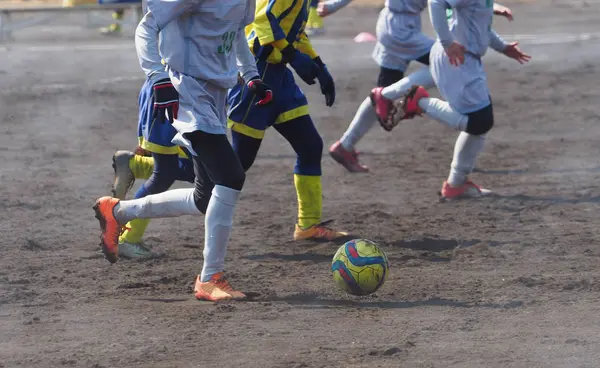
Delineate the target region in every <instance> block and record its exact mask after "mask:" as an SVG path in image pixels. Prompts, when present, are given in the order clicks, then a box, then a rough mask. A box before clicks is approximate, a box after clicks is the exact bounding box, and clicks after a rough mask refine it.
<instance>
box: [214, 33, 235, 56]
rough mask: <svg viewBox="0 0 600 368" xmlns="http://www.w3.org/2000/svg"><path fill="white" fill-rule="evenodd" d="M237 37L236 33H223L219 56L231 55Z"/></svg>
mask: <svg viewBox="0 0 600 368" xmlns="http://www.w3.org/2000/svg"><path fill="white" fill-rule="evenodd" d="M235 35H236V32H225V33H223V35H222V36H221V39H222V40H223V43H222V44H221V46H219V48H218V49H217V51H218V52H219V54H229V52H231V49H232V48H233V41H234V40H235Z"/></svg>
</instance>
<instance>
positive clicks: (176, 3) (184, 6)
mask: <svg viewBox="0 0 600 368" xmlns="http://www.w3.org/2000/svg"><path fill="white" fill-rule="evenodd" d="M200 2H202V0H147V4H148V11H150V12H152V14H153V15H154V19H155V20H156V24H157V25H158V29H163V28H165V26H166V25H167V24H169V23H170V22H171V21H172V20H174V19H177V18H179V17H180V16H181V15H182V14H183V13H184V12H185V11H186V10H188V9H189V8H190V7H191V6H192V5H194V4H197V3H200Z"/></svg>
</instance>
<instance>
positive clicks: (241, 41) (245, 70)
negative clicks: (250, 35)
mask: <svg viewBox="0 0 600 368" xmlns="http://www.w3.org/2000/svg"><path fill="white" fill-rule="evenodd" d="M235 46H236V47H235V57H236V61H237V69H238V72H239V73H240V75H241V76H242V78H243V79H244V82H246V83H248V82H249V81H250V80H251V79H252V78H256V77H258V70H257V69H256V61H255V60H254V55H252V52H250V48H248V41H247V40H246V34H245V33H244V29H240V30H239V31H238V34H237V40H236V45H235Z"/></svg>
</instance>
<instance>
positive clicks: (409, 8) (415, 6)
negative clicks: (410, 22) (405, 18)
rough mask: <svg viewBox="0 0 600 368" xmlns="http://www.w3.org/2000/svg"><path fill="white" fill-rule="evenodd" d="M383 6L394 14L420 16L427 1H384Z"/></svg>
mask: <svg viewBox="0 0 600 368" xmlns="http://www.w3.org/2000/svg"><path fill="white" fill-rule="evenodd" d="M385 6H386V7H387V8H388V9H390V10H391V11H393V12H396V13H406V14H419V15H420V14H421V12H422V11H423V10H425V8H427V0H385Z"/></svg>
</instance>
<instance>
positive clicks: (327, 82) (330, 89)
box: [313, 56, 335, 107]
mask: <svg viewBox="0 0 600 368" xmlns="http://www.w3.org/2000/svg"><path fill="white" fill-rule="evenodd" d="M313 60H314V62H315V64H316V65H317V66H318V67H319V73H318V74H317V79H318V80H319V85H321V93H322V94H323V96H325V105H327V106H329V107H331V106H333V103H334V102H335V83H333V77H332V76H331V74H329V70H327V66H326V65H325V64H323V61H322V60H321V58H320V57H318V56H317V57H316V58H314V59H313Z"/></svg>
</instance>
